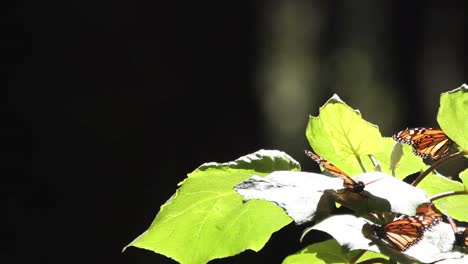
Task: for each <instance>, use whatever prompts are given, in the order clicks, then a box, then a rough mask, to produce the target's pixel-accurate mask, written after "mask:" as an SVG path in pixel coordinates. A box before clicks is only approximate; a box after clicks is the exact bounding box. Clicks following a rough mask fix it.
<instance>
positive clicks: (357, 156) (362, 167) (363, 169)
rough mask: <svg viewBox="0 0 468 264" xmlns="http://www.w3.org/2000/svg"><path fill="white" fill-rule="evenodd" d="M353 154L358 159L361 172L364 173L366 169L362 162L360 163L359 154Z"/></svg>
mask: <svg viewBox="0 0 468 264" xmlns="http://www.w3.org/2000/svg"><path fill="white" fill-rule="evenodd" d="M355 156H356V159H357V160H358V163H359V166H361V170H362V172H364V173H366V172H367V170H366V167H364V163H362V160H361V157H359V155H355Z"/></svg>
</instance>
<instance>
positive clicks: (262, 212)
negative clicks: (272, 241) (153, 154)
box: [128, 150, 299, 263]
mask: <svg viewBox="0 0 468 264" xmlns="http://www.w3.org/2000/svg"><path fill="white" fill-rule="evenodd" d="M298 169H299V164H298V163H297V162H296V161H294V160H293V159H292V158H291V157H289V156H288V155H286V154H285V153H283V152H280V151H265V150H261V151H258V152H256V153H253V154H250V155H247V156H244V157H241V158H239V159H237V160H236V161H233V162H227V163H222V164H219V163H208V164H204V165H202V166H201V167H199V168H198V169H196V170H195V171H194V172H193V173H191V174H190V175H189V177H188V178H187V179H186V180H184V181H183V183H182V184H181V185H182V186H181V187H180V188H179V189H178V190H177V192H176V195H175V197H173V198H172V199H170V200H169V201H168V202H167V203H166V204H164V205H163V206H162V207H161V210H160V212H159V213H158V215H157V216H156V219H155V220H154V221H153V223H152V224H151V226H150V227H149V229H148V230H146V231H145V232H144V233H143V234H142V235H140V236H139V237H138V238H136V239H135V240H134V241H133V242H131V243H130V244H129V245H128V246H135V247H139V248H144V249H148V250H152V251H154V252H157V253H160V254H163V255H166V256H168V257H170V258H172V259H174V260H176V261H178V262H180V263H206V262H208V261H209V260H211V259H215V258H222V257H226V256H232V255H235V254H238V253H239V252H242V251H244V250H246V249H252V250H255V251H258V250H260V249H261V248H262V247H263V246H264V244H265V243H266V242H267V240H268V239H269V238H270V236H271V234H272V233H273V232H275V231H277V230H279V229H280V228H282V227H283V226H285V225H287V224H288V223H290V222H291V219H290V218H289V217H288V216H287V215H286V214H285V213H284V211H283V210H282V209H281V208H279V207H277V206H275V205H274V204H272V203H269V202H266V201H260V200H258V201H249V202H247V203H243V202H242V197H241V196H240V195H239V194H237V193H236V192H235V191H234V190H233V186H234V185H236V184H237V183H239V182H241V181H242V180H244V179H246V178H248V177H250V176H252V174H257V175H264V174H267V173H270V172H272V171H273V170H298Z"/></svg>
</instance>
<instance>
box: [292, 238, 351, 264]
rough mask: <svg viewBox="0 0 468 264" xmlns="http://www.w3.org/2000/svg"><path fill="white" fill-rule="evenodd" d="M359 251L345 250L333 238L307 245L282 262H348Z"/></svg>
mask: <svg viewBox="0 0 468 264" xmlns="http://www.w3.org/2000/svg"><path fill="white" fill-rule="evenodd" d="M358 253H359V251H356V250H355V251H350V252H345V250H343V248H342V247H341V246H340V244H338V242H336V240H334V239H330V240H327V241H323V242H319V243H315V244H312V245H310V246H307V247H306V248H304V249H302V250H300V251H299V252H296V253H294V254H292V255H290V256H288V257H287V258H286V259H284V261H283V264H302V263H304V264H310V263H349V262H350V260H352V259H353V258H355V257H356V255H357V254H358Z"/></svg>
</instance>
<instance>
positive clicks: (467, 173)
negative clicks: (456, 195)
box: [459, 169, 468, 190]
mask: <svg viewBox="0 0 468 264" xmlns="http://www.w3.org/2000/svg"><path fill="white" fill-rule="evenodd" d="M459 176H460V179H461V180H462V181H463V185H464V186H465V189H466V190H468V169H465V170H464V171H462V172H460V174H459Z"/></svg>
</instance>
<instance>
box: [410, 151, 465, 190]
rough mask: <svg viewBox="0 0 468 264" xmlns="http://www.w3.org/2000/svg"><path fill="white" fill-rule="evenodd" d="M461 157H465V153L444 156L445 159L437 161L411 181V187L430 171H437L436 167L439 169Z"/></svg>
mask: <svg viewBox="0 0 468 264" xmlns="http://www.w3.org/2000/svg"><path fill="white" fill-rule="evenodd" d="M463 155H466V152H465V151H460V152H457V153H454V154H452V155H449V156H446V157H443V158H441V159H439V160H437V161H436V162H434V163H433V164H432V165H431V166H430V167H429V168H428V169H427V170H425V171H423V172H422V173H421V174H419V176H418V177H417V178H416V179H415V180H414V181H413V183H411V185H412V186H417V185H418V184H419V183H420V182H421V181H422V180H423V179H424V178H425V177H426V176H427V175H428V174H429V173H431V171H433V170H435V169H437V168H438V167H440V166H441V165H442V164H444V163H445V162H447V161H449V160H453V159H456V158H459V157H461V156H463Z"/></svg>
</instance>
